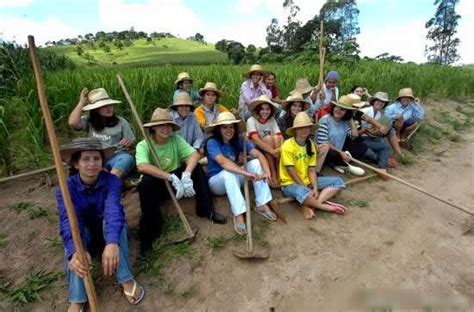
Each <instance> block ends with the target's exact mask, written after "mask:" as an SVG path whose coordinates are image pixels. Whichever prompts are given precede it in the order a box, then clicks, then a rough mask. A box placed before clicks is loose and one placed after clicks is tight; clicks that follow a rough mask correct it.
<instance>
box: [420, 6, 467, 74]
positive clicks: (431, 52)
mask: <svg viewBox="0 0 474 312" xmlns="http://www.w3.org/2000/svg"><path fill="white" fill-rule="evenodd" d="M458 2H459V0H435V2H434V5H438V8H437V10H436V13H435V16H434V17H433V18H431V19H430V20H429V21H428V22H426V24H425V28H427V29H428V34H427V35H426V39H428V40H430V41H432V42H431V44H427V45H426V47H425V55H426V56H427V58H428V61H429V62H430V63H435V64H442V65H449V64H452V63H454V62H456V61H457V60H459V54H458V51H457V46H458V45H459V43H460V40H459V38H455V35H456V33H457V30H456V28H457V26H458V20H459V19H460V18H461V16H460V15H459V14H457V13H456V10H455V9H456V4H457V3H458Z"/></svg>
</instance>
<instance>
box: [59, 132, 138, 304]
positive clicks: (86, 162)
mask: <svg viewBox="0 0 474 312" xmlns="http://www.w3.org/2000/svg"><path fill="white" fill-rule="evenodd" d="M114 149H115V148H114V147H108V148H104V147H103V145H102V144H101V141H100V140H99V139H97V138H93V137H88V138H78V139H74V140H73V141H72V143H71V144H69V145H66V146H62V147H61V158H62V159H63V161H65V162H68V163H69V164H70V166H71V173H72V174H71V175H70V176H69V177H68V179H67V185H68V188H69V192H70V194H71V200H72V203H73V205H74V210H75V213H76V216H77V221H78V225H79V232H80V235H81V238H82V242H83V244H84V248H85V251H86V256H87V258H88V260H89V262H88V263H82V262H81V261H80V260H79V258H78V255H77V253H76V251H75V248H74V244H73V241H72V234H71V227H70V225H69V219H68V217H67V213H66V209H65V206H64V201H63V197H62V194H61V190H60V189H59V188H57V189H56V199H57V205H58V210H59V229H60V234H61V237H62V240H63V243H64V252H65V253H64V256H65V270H66V279H67V284H68V291H69V301H70V302H71V306H70V308H69V310H68V311H82V310H83V308H84V307H85V304H86V303H87V295H86V290H85V286H84V281H83V278H84V276H86V275H87V274H89V272H90V264H91V256H100V258H101V266H102V269H103V272H104V275H105V276H111V275H113V274H115V275H116V277H117V282H118V283H119V284H120V285H122V287H123V292H124V294H125V296H126V298H127V300H128V302H129V303H131V304H138V303H139V302H140V301H141V300H142V299H143V296H144V294H145V291H144V289H143V287H142V286H141V285H140V284H138V283H137V282H136V281H135V279H134V278H133V274H132V272H131V265H130V262H129V259H128V239H127V222H126V220H125V213H124V209H123V206H122V204H121V191H122V187H121V182H120V179H118V178H117V177H116V176H115V175H113V174H111V173H109V172H106V171H103V167H102V165H103V162H104V159H105V158H106V157H107V156H108V155H110V154H112V153H113V152H114Z"/></svg>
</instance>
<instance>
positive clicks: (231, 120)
mask: <svg viewBox="0 0 474 312" xmlns="http://www.w3.org/2000/svg"><path fill="white" fill-rule="evenodd" d="M235 123H236V124H239V133H240V132H244V131H245V124H244V122H243V120H241V119H237V118H235V116H234V114H232V113H231V112H222V113H220V114H219V115H217V118H216V120H214V122H213V123H212V124H210V125H209V126H207V127H206V128H204V131H205V132H206V133H210V132H212V131H213V130H214V128H215V127H217V126H221V125H230V124H235Z"/></svg>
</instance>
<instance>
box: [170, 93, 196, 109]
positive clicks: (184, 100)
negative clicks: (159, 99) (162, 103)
mask: <svg viewBox="0 0 474 312" xmlns="http://www.w3.org/2000/svg"><path fill="white" fill-rule="evenodd" d="M178 106H190V107H191V111H193V110H194V104H193V101H192V100H191V97H190V96H189V94H188V92H179V93H178V94H176V98H175V99H174V103H173V105H171V107H170V108H171V109H172V110H176V109H177V108H178Z"/></svg>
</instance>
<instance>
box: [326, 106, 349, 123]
mask: <svg viewBox="0 0 474 312" xmlns="http://www.w3.org/2000/svg"><path fill="white" fill-rule="evenodd" d="M336 107H337V105H335V107H334V109H335V108H336ZM339 108H340V109H344V110H345V111H346V112H345V113H344V116H342V118H341V119H342V120H351V119H352V117H353V116H354V113H353V111H352V110H351V109H345V108H341V107H339ZM334 109H333V110H332V111H331V115H332V116H333V117H334Z"/></svg>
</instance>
